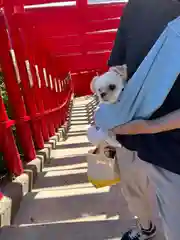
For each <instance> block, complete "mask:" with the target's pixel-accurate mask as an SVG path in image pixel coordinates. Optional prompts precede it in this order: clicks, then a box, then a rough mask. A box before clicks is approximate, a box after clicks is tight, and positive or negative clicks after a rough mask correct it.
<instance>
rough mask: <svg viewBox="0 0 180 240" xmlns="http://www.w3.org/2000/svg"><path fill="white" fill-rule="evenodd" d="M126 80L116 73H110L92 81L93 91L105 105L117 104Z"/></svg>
mask: <svg viewBox="0 0 180 240" xmlns="http://www.w3.org/2000/svg"><path fill="white" fill-rule="evenodd" d="M124 85H125V80H124V79H123V77H122V76H121V75H120V74H118V73H116V72H115V71H109V72H106V73H105V74H103V75H101V76H97V77H95V78H94V79H93V80H92V83H91V89H92V91H93V92H94V93H96V94H97V96H98V97H99V100H100V101H101V102H104V103H115V102H117V99H118V97H119V95H120V93H121V92H122V90H123V89H124Z"/></svg>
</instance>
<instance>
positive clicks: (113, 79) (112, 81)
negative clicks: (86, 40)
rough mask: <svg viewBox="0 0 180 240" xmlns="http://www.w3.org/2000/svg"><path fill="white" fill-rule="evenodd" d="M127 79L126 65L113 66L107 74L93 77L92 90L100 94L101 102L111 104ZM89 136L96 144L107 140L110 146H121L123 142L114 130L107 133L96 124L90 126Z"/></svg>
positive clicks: (114, 101) (116, 98) (115, 100)
mask: <svg viewBox="0 0 180 240" xmlns="http://www.w3.org/2000/svg"><path fill="white" fill-rule="evenodd" d="M126 80H127V67H126V65H123V66H118V67H112V68H110V70H109V71H108V72H106V73H105V74H103V75H101V76H96V77H95V78H93V80H92V82H91V90H92V92H94V93H95V94H96V95H97V96H98V98H99V100H100V102H103V103H109V104H112V103H116V102H117V100H118V97H119V95H120V94H121V92H122V90H123V89H124V86H125V82H126ZM87 137H88V139H89V141H90V142H91V143H92V144H93V145H96V146H98V145H99V144H102V143H103V142H104V143H105V142H106V144H108V145H109V146H113V147H121V144H120V143H119V142H118V141H117V140H116V137H115V135H114V134H113V133H112V132H110V131H109V132H108V133H105V132H103V131H102V130H101V129H100V128H97V127H96V126H95V125H93V126H89V128H88V132H87Z"/></svg>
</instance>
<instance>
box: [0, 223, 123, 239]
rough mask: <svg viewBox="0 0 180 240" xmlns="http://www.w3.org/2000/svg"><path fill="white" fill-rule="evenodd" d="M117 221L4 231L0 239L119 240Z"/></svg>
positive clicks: (58, 224) (48, 225)
mask: <svg viewBox="0 0 180 240" xmlns="http://www.w3.org/2000/svg"><path fill="white" fill-rule="evenodd" d="M120 235H121V229H120V226H119V221H117V220H109V221H94V222H93V221H92V222H79V223H53V224H52V223H50V224H46V225H38V226H31V227H21V228H15V227H14V228H9V229H4V231H3V234H2V235H1V237H2V238H3V239H6V240H11V239H12V236H13V239H14V240H20V239H26V240H31V239H33V240H39V239H43V240H50V239H61V240H72V239H73V240H92V239H94V240H119V239H120Z"/></svg>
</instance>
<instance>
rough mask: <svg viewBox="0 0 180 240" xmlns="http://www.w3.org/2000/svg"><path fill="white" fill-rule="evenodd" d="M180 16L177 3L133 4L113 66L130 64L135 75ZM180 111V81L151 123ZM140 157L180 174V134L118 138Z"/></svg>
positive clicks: (133, 0) (151, 0)
mask: <svg viewBox="0 0 180 240" xmlns="http://www.w3.org/2000/svg"><path fill="white" fill-rule="evenodd" d="M179 15H180V3H179V2H178V1H175V0H130V1H129V3H128V4H127V7H126V8H125V11H124V14H123V17H122V19H121V20H122V21H121V26H120V27H119V29H118V32H117V36H116V40H115V44H114V47H113V50H112V53H111V56H110V59H109V62H108V64H109V66H116V65H122V64H124V63H125V64H127V67H128V77H129V78H131V76H132V75H133V74H134V72H135V71H136V70H137V68H138V67H139V65H140V64H141V62H142V61H143V60H144V57H145V56H146V55H147V54H148V52H149V50H150V49H151V47H152V46H153V45H154V43H155V42H156V40H157V38H158V37H159V36H160V34H161V33H162V32H163V30H164V29H165V27H166V26H167V23H168V22H170V21H171V20H173V19H175V18H176V17H178V16H179ZM177 109H180V77H178V78H177V80H176V82H175V84H174V86H173V88H172V89H171V91H170V93H169V95H168V96H167V98H166V100H165V102H164V104H163V105H162V106H161V108H160V109H159V110H158V111H156V112H155V113H154V114H153V116H152V117H151V119H155V118H157V117H161V116H163V115H166V114H167V113H169V112H172V111H174V110H177ZM117 139H118V140H119V141H120V142H121V143H122V144H123V145H124V146H125V147H126V148H128V149H130V150H136V151H137V152H138V155H139V157H140V158H141V159H142V160H144V161H147V162H151V163H153V164H155V165H158V166H160V167H162V168H165V169H167V170H170V171H172V172H174V173H178V174H180V130H174V131H169V132H164V133H159V134H147V135H136V136H130V135H128V136H117Z"/></svg>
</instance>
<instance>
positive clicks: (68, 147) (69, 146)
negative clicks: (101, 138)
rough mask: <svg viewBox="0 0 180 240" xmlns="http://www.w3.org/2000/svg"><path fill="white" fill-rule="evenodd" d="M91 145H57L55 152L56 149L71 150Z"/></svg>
mask: <svg viewBox="0 0 180 240" xmlns="http://www.w3.org/2000/svg"><path fill="white" fill-rule="evenodd" d="M91 146H92V144H91V143H89V142H81V143H70V144H62V145H57V146H56V150H58V149H71V148H83V147H91Z"/></svg>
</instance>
